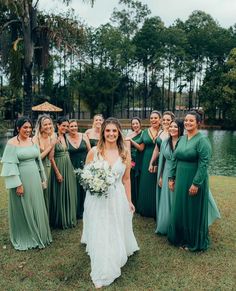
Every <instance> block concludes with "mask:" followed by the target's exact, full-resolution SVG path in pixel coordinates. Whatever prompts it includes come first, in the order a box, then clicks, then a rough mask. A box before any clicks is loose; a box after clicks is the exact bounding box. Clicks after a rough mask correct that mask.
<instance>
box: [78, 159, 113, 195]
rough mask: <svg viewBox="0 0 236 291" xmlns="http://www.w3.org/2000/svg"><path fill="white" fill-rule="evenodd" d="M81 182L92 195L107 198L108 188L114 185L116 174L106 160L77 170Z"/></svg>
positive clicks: (94, 162)
mask: <svg viewBox="0 0 236 291" xmlns="http://www.w3.org/2000/svg"><path fill="white" fill-rule="evenodd" d="M76 174H77V175H78V176H79V181H80V184H81V185H82V187H83V188H84V190H85V191H86V190H89V192H90V194H91V195H96V196H98V197H102V196H104V197H106V198H107V195H108V188H109V187H110V186H111V185H112V184H114V182H115V180H116V174H115V173H114V172H112V170H111V167H110V166H109V165H108V163H107V162H106V161H104V160H97V161H93V162H91V163H89V164H87V165H85V166H84V168H83V169H78V170H76Z"/></svg>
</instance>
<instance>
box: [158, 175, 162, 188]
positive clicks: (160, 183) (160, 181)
mask: <svg viewBox="0 0 236 291" xmlns="http://www.w3.org/2000/svg"><path fill="white" fill-rule="evenodd" d="M158 185H159V186H160V187H161V188H162V177H160V179H159V183H158Z"/></svg>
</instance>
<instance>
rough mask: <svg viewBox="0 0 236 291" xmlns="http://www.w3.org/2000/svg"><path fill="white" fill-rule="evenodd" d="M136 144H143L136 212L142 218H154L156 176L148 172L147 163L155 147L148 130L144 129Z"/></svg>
mask: <svg viewBox="0 0 236 291" xmlns="http://www.w3.org/2000/svg"><path fill="white" fill-rule="evenodd" d="M137 143H139V144H141V143H144V145H145V148H144V150H143V153H142V154H143V159H142V166H141V175H140V184H139V195H138V203H137V210H138V213H140V214H141V215H142V216H146V217H153V218H155V217H156V181H157V174H156V173H150V172H149V171H148V168H149V163H150V160H151V157H152V153H153V150H154V147H155V140H153V139H152V138H151V137H150V135H149V133H148V129H145V130H144V131H143V133H142V135H141V137H140V138H139V140H138V141H137Z"/></svg>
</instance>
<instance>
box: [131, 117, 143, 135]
mask: <svg viewBox="0 0 236 291" xmlns="http://www.w3.org/2000/svg"><path fill="white" fill-rule="evenodd" d="M131 128H132V130H133V131H135V132H139V131H140V129H141V124H140V122H139V120H138V119H133V120H132V122H131Z"/></svg>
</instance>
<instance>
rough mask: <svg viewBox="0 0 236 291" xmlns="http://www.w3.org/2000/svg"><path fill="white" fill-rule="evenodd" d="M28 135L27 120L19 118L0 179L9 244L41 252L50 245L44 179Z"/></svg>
mask: <svg viewBox="0 0 236 291" xmlns="http://www.w3.org/2000/svg"><path fill="white" fill-rule="evenodd" d="M31 134H32V122H31V120H30V119H29V118H28V117H21V118H19V119H18V120H17V121H16V124H15V130H14V137H13V138H11V139H10V140H9V141H8V143H7V145H6V148H5V150H4V153H3V157H2V163H3V167H2V173H1V176H3V177H4V178H5V182H6V188H7V189H9V208H8V209H9V230H10V240H11V243H12V245H13V247H14V248H15V249H16V250H28V249H32V248H36V247H38V248H44V247H45V246H47V245H48V244H50V243H51V242H52V237H51V232H50V228H49V222H48V215H47V210H46V206H45V202H44V197H43V189H42V182H44V183H45V181H46V176H45V173H44V168H43V164H42V161H41V158H40V151H39V147H38V145H37V144H34V143H33V141H32V138H31ZM39 169H40V173H41V176H42V177H40V173H39Z"/></svg>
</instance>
